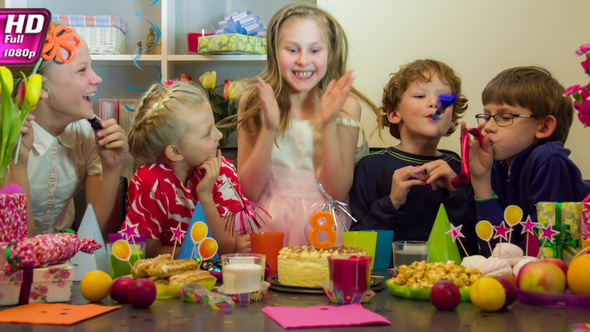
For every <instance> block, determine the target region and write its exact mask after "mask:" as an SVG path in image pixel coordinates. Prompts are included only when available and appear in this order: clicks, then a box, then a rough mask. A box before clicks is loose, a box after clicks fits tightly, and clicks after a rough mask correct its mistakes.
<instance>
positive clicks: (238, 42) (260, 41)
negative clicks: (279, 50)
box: [199, 33, 266, 54]
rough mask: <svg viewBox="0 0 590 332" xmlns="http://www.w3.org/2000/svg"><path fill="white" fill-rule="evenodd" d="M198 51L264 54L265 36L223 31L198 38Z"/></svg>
mask: <svg viewBox="0 0 590 332" xmlns="http://www.w3.org/2000/svg"><path fill="white" fill-rule="evenodd" d="M199 53H210V54H266V38H265V37H256V36H246V35H241V34H238V33H223V34H219V35H211V36H203V37H200V38H199Z"/></svg>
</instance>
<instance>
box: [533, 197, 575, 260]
mask: <svg viewBox="0 0 590 332" xmlns="http://www.w3.org/2000/svg"><path fill="white" fill-rule="evenodd" d="M537 220H538V222H539V225H540V226H543V227H547V226H549V225H550V226H552V228H553V230H555V231H557V232H559V234H555V235H554V236H553V238H552V241H551V242H550V241H545V240H541V245H543V243H545V245H544V247H543V248H541V252H540V257H542V258H549V257H554V258H561V259H563V260H564V261H565V262H566V263H568V264H569V262H570V261H571V260H572V258H573V256H575V254H576V253H577V252H578V251H579V250H580V235H581V229H580V227H581V224H582V204H581V203H580V202H564V203H556V202H539V203H537ZM544 241H545V242H544Z"/></svg>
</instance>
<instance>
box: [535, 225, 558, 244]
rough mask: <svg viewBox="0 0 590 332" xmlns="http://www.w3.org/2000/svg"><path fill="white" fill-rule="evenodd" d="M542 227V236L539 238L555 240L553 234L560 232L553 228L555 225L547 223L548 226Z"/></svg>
mask: <svg viewBox="0 0 590 332" xmlns="http://www.w3.org/2000/svg"><path fill="white" fill-rule="evenodd" d="M540 229H541V236H539V240H541V239H548V240H549V242H553V236H554V235H555V234H558V233H559V232H558V231H554V230H553V226H551V225H547V227H540Z"/></svg>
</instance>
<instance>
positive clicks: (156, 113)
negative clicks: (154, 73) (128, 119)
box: [129, 82, 209, 164]
mask: <svg viewBox="0 0 590 332" xmlns="http://www.w3.org/2000/svg"><path fill="white" fill-rule="evenodd" d="M203 103H207V104H208V103H209V99H208V98H207V95H206V93H205V91H203V89H201V88H199V87H198V86H196V85H193V84H188V83H184V82H175V83H173V84H172V85H163V84H154V85H153V86H152V87H151V88H150V89H149V91H148V92H146V93H145V95H144V96H143V98H142V99H141V101H140V102H139V105H138V106H137V110H136V111H135V116H134V118H133V123H132V124H131V128H130V130H129V151H130V152H131V154H132V155H133V157H135V159H136V160H137V162H139V163H141V164H148V163H154V162H161V161H162V160H164V158H165V151H166V147H167V146H168V145H171V144H175V143H177V142H178V141H179V140H180V138H181V137H182V136H183V133H184V131H185V121H184V118H185V114H186V112H187V111H189V110H190V109H194V108H195V107H198V106H199V105H202V104H203Z"/></svg>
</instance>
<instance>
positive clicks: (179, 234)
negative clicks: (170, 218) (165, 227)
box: [170, 224, 186, 244]
mask: <svg viewBox="0 0 590 332" xmlns="http://www.w3.org/2000/svg"><path fill="white" fill-rule="evenodd" d="M180 226H181V225H180V224H178V226H177V227H176V228H170V230H171V231H172V241H174V242H175V243H178V244H180V243H182V239H183V238H184V234H186V231H183V230H182V228H181V227H180Z"/></svg>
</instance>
